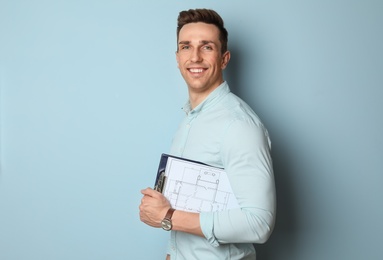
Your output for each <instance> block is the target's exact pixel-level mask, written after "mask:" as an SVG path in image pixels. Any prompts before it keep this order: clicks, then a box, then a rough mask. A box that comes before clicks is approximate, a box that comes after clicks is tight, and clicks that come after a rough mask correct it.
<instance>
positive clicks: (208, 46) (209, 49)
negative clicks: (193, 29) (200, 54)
mask: <svg viewBox="0 0 383 260" xmlns="http://www.w3.org/2000/svg"><path fill="white" fill-rule="evenodd" d="M203 49H204V50H208V51H211V50H213V47H211V46H210V45H204V46H203Z"/></svg>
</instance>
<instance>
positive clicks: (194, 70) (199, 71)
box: [190, 69, 203, 73]
mask: <svg viewBox="0 0 383 260" xmlns="http://www.w3.org/2000/svg"><path fill="white" fill-rule="evenodd" d="M202 71H203V70H202V69H190V72H192V73H201V72H202Z"/></svg>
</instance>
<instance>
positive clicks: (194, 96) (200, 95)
mask: <svg viewBox="0 0 383 260" xmlns="http://www.w3.org/2000/svg"><path fill="white" fill-rule="evenodd" d="M222 83H223V81H222V82H221V83H220V84H218V85H217V86H216V87H213V88H209V90H208V91H202V92H196V91H193V89H191V88H189V102H190V107H191V109H194V108H196V107H197V106H198V105H199V104H201V103H202V102H203V101H204V100H205V99H206V98H207V97H208V96H209V94H210V93H211V92H213V91H214V90H215V89H216V88H218V87H219V86H220V85H221V84H222Z"/></svg>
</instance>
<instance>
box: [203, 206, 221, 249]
mask: <svg viewBox="0 0 383 260" xmlns="http://www.w3.org/2000/svg"><path fill="white" fill-rule="evenodd" d="M199 221H200V226H201V230H202V233H203V234H204V236H205V237H206V239H207V241H208V242H209V243H210V244H211V245H212V246H214V247H218V246H219V242H218V240H217V238H216V237H215V236H214V213H212V212H201V213H200V214H199Z"/></svg>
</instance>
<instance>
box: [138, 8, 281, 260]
mask: <svg viewBox="0 0 383 260" xmlns="http://www.w3.org/2000/svg"><path fill="white" fill-rule="evenodd" d="M227 41H228V33H227V31H226V29H225V28H224V23H223V20H222V18H221V17H220V16H219V15H218V14H217V13H216V12H215V11H213V10H208V9H195V10H188V11H182V12H180V14H179V16H178V27H177V52H176V59H177V64H178V68H179V70H180V72H181V74H182V76H183V78H184V80H185V82H186V84H187V87H188V93H189V99H188V101H187V103H186V104H185V106H184V107H183V110H184V111H185V113H186V117H185V118H184V120H183V121H182V122H181V124H180V126H179V128H178V130H177V132H176V134H175V136H174V139H173V143H172V147H171V151H170V153H171V154H172V155H175V156H178V157H183V158H186V159H191V160H196V161H201V162H204V163H206V164H209V165H213V166H217V167H221V168H224V169H225V171H226V172H227V174H228V177H229V181H230V184H231V186H232V188H233V192H234V194H235V196H236V198H237V200H238V203H239V205H240V207H239V208H236V209H230V210H224V211H219V212H200V213H191V212H186V211H181V210H174V209H172V208H171V205H170V203H169V201H168V200H167V199H166V198H165V197H164V196H163V195H162V194H161V193H159V192H157V191H155V190H153V189H151V188H146V189H144V190H142V191H141V192H142V194H143V198H142V200H141V204H140V207H139V209H140V219H141V221H142V222H144V223H146V224H147V225H150V226H152V227H156V228H160V227H161V222H162V221H163V220H164V219H166V220H167V221H168V222H169V221H170V225H168V226H167V227H166V228H164V229H165V230H170V229H171V234H170V239H169V244H168V245H169V246H168V251H167V252H168V254H167V259H172V260H173V259H187V260H191V259H209V260H210V259H219V260H223V259H230V260H234V259H256V253H255V249H254V246H253V244H254V243H264V242H266V241H267V239H268V238H269V236H270V235H271V232H272V230H273V227H274V222H275V211H276V205H275V204H276V202H275V201H276V196H275V185H274V175H273V166H272V159H271V156H270V139H269V135H268V132H267V130H266V128H265V127H264V125H263V124H262V122H261V121H260V119H259V118H258V116H257V115H256V114H255V113H254V111H253V110H252V109H251V108H250V107H249V106H248V105H247V104H246V103H245V102H244V101H242V100H241V99H240V98H239V97H237V96H236V95H234V94H233V93H231V92H230V89H229V85H228V83H227V82H226V81H224V79H223V70H224V69H225V68H226V66H227V64H228V63H229V60H230V52H229V51H228V50H227Z"/></svg>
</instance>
